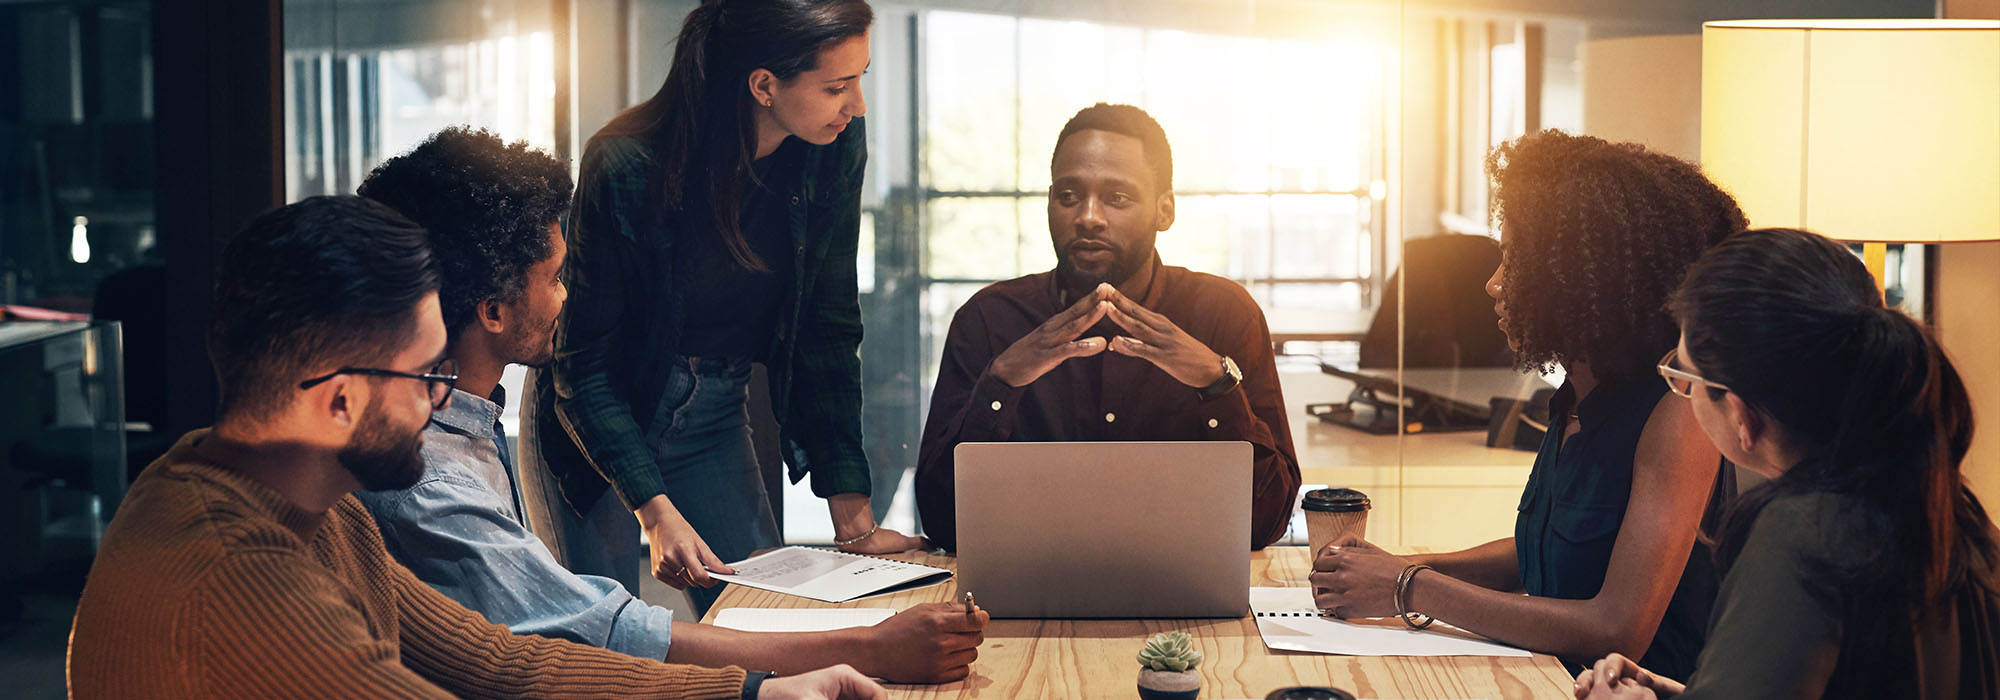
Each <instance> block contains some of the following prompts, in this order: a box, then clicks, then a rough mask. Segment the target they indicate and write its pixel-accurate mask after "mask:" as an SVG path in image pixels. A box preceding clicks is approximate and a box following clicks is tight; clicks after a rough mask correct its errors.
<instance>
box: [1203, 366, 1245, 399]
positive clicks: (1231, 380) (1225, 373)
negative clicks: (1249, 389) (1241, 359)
mask: <svg viewBox="0 0 2000 700" xmlns="http://www.w3.org/2000/svg"><path fill="white" fill-rule="evenodd" d="M1242 383H1243V370H1241V369H1237V368H1236V361H1235V360H1232V359H1229V357H1228V356H1226V355H1225V356H1223V358H1222V377H1221V378H1220V379H1217V380H1215V383H1213V384H1210V385H1208V386H1205V387H1202V388H1200V389H1196V390H1194V391H1195V393H1196V394H1199V395H1201V400H1203V401H1207V400H1209V399H1214V398H1219V397H1221V396H1222V395H1223V394H1227V393H1229V390H1231V389H1235V388H1236V387H1237V386H1238V385H1240V384H1242Z"/></svg>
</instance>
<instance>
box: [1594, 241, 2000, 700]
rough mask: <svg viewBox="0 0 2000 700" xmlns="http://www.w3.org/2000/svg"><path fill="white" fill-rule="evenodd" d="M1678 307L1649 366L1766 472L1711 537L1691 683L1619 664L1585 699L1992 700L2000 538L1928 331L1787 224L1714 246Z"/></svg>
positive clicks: (1858, 269) (1999, 629) (1999, 661)
mask: <svg viewBox="0 0 2000 700" xmlns="http://www.w3.org/2000/svg"><path fill="white" fill-rule="evenodd" d="M1673 310H1674V314H1675V315H1676V316H1678V317H1679V318H1680V322H1681V344H1680V347H1679V348H1677V349H1676V351H1675V352H1674V354H1670V355H1668V356H1666V357H1665V358H1663V359H1661V360H1660V364H1659V373H1660V374H1661V375H1663V376H1665V378H1666V380H1667V384H1669V385H1670V386H1672V388H1673V392H1674V393H1675V394H1679V395H1680V396H1679V397H1675V398H1676V400H1681V399H1680V397H1686V398H1685V402H1686V403H1688V404H1690V405H1691V406H1692V407H1693V409H1694V415H1695V418H1696V419H1697V420H1699V421H1700V422H1701V427H1702V429H1703V430H1704V431H1705V432H1706V433H1707V434H1708V437H1709V439H1711V440H1713V441H1714V442H1715V445H1716V446H1717V447H1719V448H1721V449H1722V453H1723V454H1725V455H1728V456H1729V459H1730V461H1733V462H1735V463H1737V464H1740V465H1743V467H1744V468H1746V469H1750V470H1752V471H1755V472H1758V473H1760V474H1763V475H1765V476H1769V477H1771V481H1769V482H1766V483H1765V484H1764V485H1762V486H1759V487H1758V488H1756V489H1753V490H1751V491H1749V492H1748V493H1745V494H1744V495H1743V498H1742V499H1741V501H1740V502H1739V503H1738V504H1737V505H1735V506H1734V507H1732V509H1731V510H1730V513H1729V516H1728V517H1727V519H1725V521H1724V524H1723V527H1722V530H1721V533H1720V534H1719V536H1718V550H1719V552H1720V555H1721V559H1722V561H1723V562H1725V564H1724V565H1725V566H1726V567H1727V568H1728V572H1729V574H1728V577H1727V578H1725V579H1724V580H1723V584H1722V592H1721V595H1720V597H1719V598H1718V599H1717V600H1716V615H1715V620H1714V627H1713V629H1711V630H1710V631H1709V638H1708V648H1706V649H1704V650H1702V653H1701V664H1700V667H1699V668H1697V669H1696V670H1695V673H1694V678H1693V679H1692V681H1690V682H1689V683H1688V684H1687V686H1686V687H1685V688H1683V687H1682V686H1681V684H1680V683H1676V682H1674V681H1673V680H1670V679H1666V678H1661V677H1659V676H1658V675H1657V674H1654V673H1652V672H1650V671H1645V670H1642V669H1640V668H1638V667H1637V666H1635V665H1633V663H1632V662H1631V661H1630V660H1628V659H1626V658H1624V657H1622V656H1611V657H1607V658H1605V659H1604V660H1602V661H1600V662H1599V663H1598V664H1597V665H1596V667H1595V668H1593V669H1591V670H1587V671H1584V672H1583V673H1582V674H1580V675H1579V676H1578V677H1577V689H1576V694H1577V697H1590V698H1601V697H1614V698H1627V697H1633V698H1651V697H1671V696H1675V695H1680V696H1682V697H1686V698H1690V699H1692V698H1984V699H1988V700H1990V699H1992V698H1996V697H2000V548H1996V546H1995V538H1996V533H1995V532H1994V529H1993V522H1992V521H1991V520H1989V519H1988V518H1987V515H1986V511H1985V509H1984V508H1982V507H1981V506H1980V504H1979V500H1978V499H1977V498H1974V497H1973V495H1972V492H1971V491H1970V490H1968V489H1967V488H1966V483H1965V476H1964V475H1963V474H1962V473H1961V472H1960V471H1959V463H1960V461H1961V460H1963V459H1964V458H1965V451H1966V448H1967V446H1969V445H1970V444H1971V443H1972V406H1971V403H1970V401H1969V399H1968V398H1967V396H1966V393H1965V386H1964V385H1963V384H1961V383H1960V382H1959V378H1958V372H1957V371H1956V370H1954V369H1953V368H1952V366H1951V360H1950V358H1947V357H1946V356H1945V354H1944V351H1943V350H1942V349H1940V348H1939V347H1938V345H1937V342H1936V341H1935V340H1934V339H1932V338H1931V336H1930V334H1929V333H1928V332H1926V331H1925V330H1924V329H1923V328H1922V327H1921V326H1919V325H1917V323H1916V322H1915V321H1912V320H1910V318H1909V317H1908V316H1904V315H1903V314H1902V313H1901V312H1898V311H1896V310H1895V309H1890V308H1884V307H1883V305H1882V294H1881V292H1879V291H1877V290H1876V287H1875V280H1874V279H1873V278H1871V277H1869V275H1868V271H1867V270H1866V269H1864V268H1863V267H1862V265H1861V261H1860V260H1857V259H1855V256H1854V255H1853V254H1852V253H1849V252H1848V251H1847V248H1846V247H1845V246H1842V245H1840V244H1838V243H1834V242H1833V241H1829V240H1827V239H1825V238H1822V237H1820V236H1817V235H1814V234H1811V233H1806V232H1804V231H1794V230H1788V229H1762V230H1757V231H1751V232H1748V233H1745V234H1743V235H1741V236H1737V237H1736V238H1733V239H1731V240H1729V241H1728V242H1725V243H1723V244H1722V245H1720V246H1716V248H1715V250H1714V251H1712V252H1710V253H1709V254H1708V255H1707V256H1706V257H1703V258H1702V259H1701V263H1700V264H1697V265H1696V266H1695V267H1694V269H1693V270H1691V271H1690V272H1689V273H1688V278H1687V282H1686V283H1684V284H1682V285H1681V288H1680V291H1679V292H1678V293H1677V294H1675V296H1674V302H1673Z"/></svg>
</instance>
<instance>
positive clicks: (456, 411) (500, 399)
mask: <svg viewBox="0 0 2000 700" xmlns="http://www.w3.org/2000/svg"><path fill="white" fill-rule="evenodd" d="M506 404H507V389H506V388H505V387H500V386H495V387H493V396H492V397H491V398H480V397H478V396H474V395H472V394H470V393H467V392H465V391H462V390H459V389H452V390H451V405H449V406H446V407H444V409H443V410H440V411H432V412H431V422H432V423H436V424H438V425H440V426H443V427H445V428H449V429H451V430H453V431H455V432H460V433H465V434H467V435H471V436H473V437H483V438H489V439H490V438H496V437H499V432H498V428H497V427H496V425H497V424H498V423H499V422H500V410H501V409H502V408H504V407H505V406H506Z"/></svg>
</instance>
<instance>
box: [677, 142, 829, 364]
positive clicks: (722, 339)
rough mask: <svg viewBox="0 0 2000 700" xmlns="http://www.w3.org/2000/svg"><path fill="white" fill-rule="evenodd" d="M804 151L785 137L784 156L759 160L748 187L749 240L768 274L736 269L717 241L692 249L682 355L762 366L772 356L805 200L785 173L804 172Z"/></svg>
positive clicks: (744, 224)
mask: <svg viewBox="0 0 2000 700" xmlns="http://www.w3.org/2000/svg"><path fill="white" fill-rule="evenodd" d="M799 152H800V147H799V145H798V142H796V141H793V140H791V139H786V140H785V143H784V145H781V146H779V147H778V150H777V151H775V152H773V153H771V155H768V156H765V157H763V158H759V159H757V162H756V163H755V165H754V172H755V173H756V179H755V180H753V181H751V182H747V183H744V188H743V190H744V191H743V210H742V217H743V218H742V219H741V221H740V226H741V228H742V231H743V239H744V241H745V242H747V243H749V244H750V250H751V251H752V252H755V253H756V254H757V258H758V259H759V260H762V261H763V262H764V267H765V268H766V269H764V270H750V269H746V268H744V267H742V266H740V265H737V264H736V261H734V260H732V259H730V257H729V253H728V251H725V250H723V249H722V246H721V245H720V244H718V243H716V242H714V241H713V240H711V239H707V238H703V239H700V241H701V242H700V243H698V244H696V245H691V246H689V248H688V250H689V252H691V253H693V254H694V257H693V258H692V259H690V260H688V261H687V265H688V267H687V275H686V276H685V277H683V278H682V281H681V285H682V286H681V296H682V298H683V299H684V300H685V303H686V304H687V307H686V308H687V323H686V325H685V326H684V327H683V328H684V330H683V331H682V335H681V354H682V355H687V356H691V357H737V358H745V359H752V360H763V359H765V356H766V355H767V354H769V352H770V349H771V338H772V334H773V333H774V332H776V330H777V328H778V318H779V314H780V313H782V312H783V311H784V307H785V302H786V299H787V297H788V296H790V293H791V279H792V221H791V217H792V212H793V210H794V209H796V208H797V206H798V205H797V203H798V202H799V199H798V197H796V196H795V195H796V194H797V193H796V192H795V191H794V188H793V186H792V184H791V183H792V181H793V180H795V178H790V177H785V174H786V173H790V172H792V171H793V170H796V169H797V165H796V164H797V163H798V156H799ZM774 174H775V175H774Z"/></svg>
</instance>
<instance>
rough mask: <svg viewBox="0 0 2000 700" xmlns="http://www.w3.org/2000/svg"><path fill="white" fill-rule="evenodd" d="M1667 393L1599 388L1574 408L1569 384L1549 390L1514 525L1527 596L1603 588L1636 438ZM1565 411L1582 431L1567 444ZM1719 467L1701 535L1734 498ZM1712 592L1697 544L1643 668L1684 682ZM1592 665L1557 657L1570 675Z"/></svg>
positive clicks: (1580, 595)
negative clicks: (1544, 428) (1545, 420)
mask: <svg viewBox="0 0 2000 700" xmlns="http://www.w3.org/2000/svg"><path fill="white" fill-rule="evenodd" d="M1665 394H1666V384H1665V383H1663V382H1661V381H1659V380H1658V379H1656V378H1654V377H1653V376H1652V375H1651V374H1645V375H1640V376H1637V377H1633V378H1629V379H1626V380H1624V381H1621V382H1618V383H1606V384H1601V385H1599V386H1598V387H1597V388H1595V389H1593V390H1592V391H1591V392H1590V395H1588V396H1586V397H1584V399H1583V402H1582V403H1581V404H1578V403H1577V402H1576V389H1575V387H1573V386H1571V385H1570V384H1569V383H1567V382H1565V383H1564V384H1563V386H1562V388H1561V389H1558V390H1557V391H1556V395H1555V398H1554V399H1552V400H1551V401H1550V406H1549V416H1550V420H1549V431H1548V435H1547V436H1545V437H1544V438H1543V440H1542V447H1541V450H1540V451H1539V452H1538V453H1537V454H1536V455H1535V466H1534V470H1533V471H1532V472H1531V473H1530V474H1529V475H1528V486H1527V489H1526V491H1525V492H1524V493H1523V494H1522V496H1521V508H1520V515H1519V517H1518V518H1516V519H1515V521H1514V548H1515V552H1516V555H1517V556H1518V558H1519V560H1520V568H1521V585H1522V587H1523V589H1524V590H1526V591H1527V592H1528V594H1529V595H1535V596H1542V597H1547V598H1567V599H1575V600H1582V599H1588V598H1592V597H1595V596H1596V595H1597V593H1598V590H1599V589H1600V588H1603V586H1604V574H1605V571H1606V569H1608V568H1609V567H1610V564H1611V549H1612V546H1613V545H1614V544H1615V543H1616V542H1617V540H1618V528H1619V525H1620V524H1621V523H1622V522H1623V521H1624V519H1625V505H1626V502H1627V500H1628V499H1629V498H1630V496H1631V494H1632V461H1633V456H1634V454H1635V453H1636V452H1637V450H1638V446H1639V434H1640V433H1641V432H1642V431H1644V430H1645V427H1646V421H1647V420H1648V419H1649V418H1651V417H1652V415H1653V409H1654V407H1655V406H1657V405H1658V404H1659V402H1660V397H1662V396H1664V395H1665ZM1572 406H1574V407H1575V408H1576V416H1577V418H1576V420H1577V421H1578V422H1579V423H1580V424H1581V427H1580V428H1579V431H1578V432H1577V433H1576V434H1575V435H1572V436H1569V438H1568V439H1567V440H1565V439H1564V438H1563V433H1564V432H1567V431H1568V429H1569V421H1570V419H1569V414H1570V408H1571V407H1572ZM1721 466H1722V467H1723V468H1721V469H1718V471H1717V476H1716V490H1715V491H1714V492H1713V493H1712V495H1711V496H1710V498H1709V505H1708V509H1707V511H1708V512H1707V513H1705V514H1704V516H1703V518H1702V521H1703V525H1704V527H1708V526H1710V525H1711V523H1712V521H1713V519H1714V516H1716V515H1718V514H1719V506H1720V505H1721V504H1722V503H1724V502H1725V501H1726V499H1727V498H1728V497H1729V496H1731V495H1733V493H1734V491H1735V478H1734V475H1735V467H1733V466H1730V465H1728V464H1727V463H1726V462H1725V463H1723V464H1722V465H1721ZM1719 585H1720V576H1719V575H1718V573H1717V572H1716V569H1715V564H1714V561H1713V557H1712V555H1711V553H1710V549H1709V547H1708V546H1706V545H1704V544H1702V543H1701V542H1699V541H1697V542H1696V543H1695V546H1694V551H1693V552H1692V553H1691V554H1690V555H1689V557H1688V562H1687V568H1686V569H1685V571H1683V573H1682V574H1681V580H1680V584H1679V585H1678V586H1677V587H1676V588H1675V590H1674V597H1673V600H1672V601H1671V602H1669V603H1668V604H1667V610H1666V613H1665V616H1664V617H1663V619H1661V621H1660V627H1659V631H1657V632H1655V633H1654V634H1653V644H1652V646H1651V647H1649V648H1648V649H1647V650H1646V654H1645V656H1644V657H1643V658H1641V659H1640V660H1639V663H1640V665H1642V666H1645V667H1646V668H1648V669H1650V670H1652V671H1653V672H1655V673H1659V674H1661V675H1664V676H1668V677H1671V678H1674V679H1677V680H1684V679H1686V678H1687V677H1688V674H1689V673H1691V672H1692V671H1693V670H1694V664H1695V659H1696V657H1697V656H1698V655H1699V654H1700V653H1701V646H1702V642H1703V640H1704V639H1706V638H1707V628H1708V618H1709V610H1710V608H1711V606H1712V605H1713V604H1714V601H1715V594H1716V590H1717V587H1718V586H1719ZM1596 661H1597V660H1596V659H1570V658H1565V659H1563V663H1565V664H1567V665H1569V666H1571V667H1572V668H1576V667H1579V666H1581V665H1584V664H1591V663H1595V662H1596Z"/></svg>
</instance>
